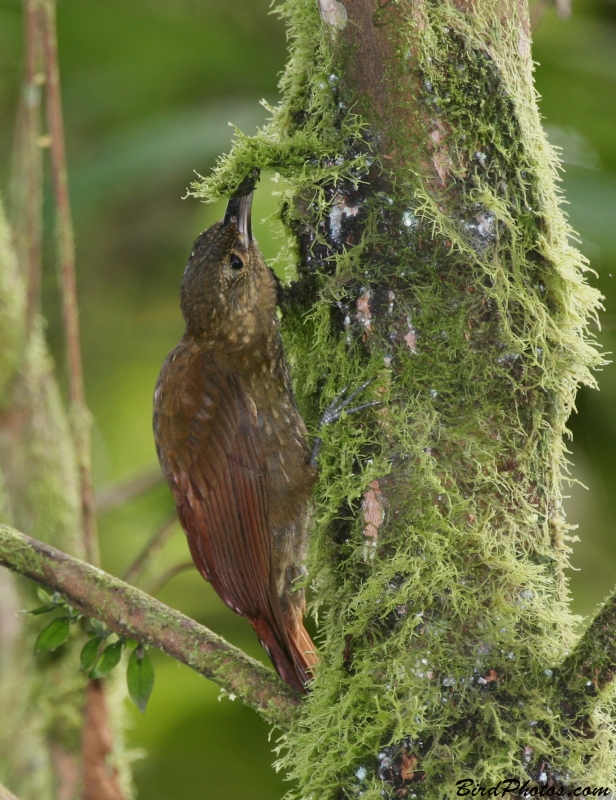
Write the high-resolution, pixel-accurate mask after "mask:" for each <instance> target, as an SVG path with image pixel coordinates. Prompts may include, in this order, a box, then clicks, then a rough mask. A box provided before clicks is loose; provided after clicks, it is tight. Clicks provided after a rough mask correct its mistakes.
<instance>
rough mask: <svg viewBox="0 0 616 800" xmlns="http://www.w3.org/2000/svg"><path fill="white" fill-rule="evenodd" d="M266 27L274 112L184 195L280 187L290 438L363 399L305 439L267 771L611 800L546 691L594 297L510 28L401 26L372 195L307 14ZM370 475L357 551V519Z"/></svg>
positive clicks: (352, 120)
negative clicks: (289, 659)
mask: <svg viewBox="0 0 616 800" xmlns="http://www.w3.org/2000/svg"><path fill="white" fill-rule="evenodd" d="M394 5H395V4H394ZM397 6H398V8H400V7H402V8H403V7H404V6H403V4H400V3H399V4H397ZM283 13H284V15H285V16H286V18H287V20H288V23H289V30H290V37H291V55H290V61H289V65H288V68H287V72H286V74H285V76H284V78H283V81H282V90H283V100H282V103H281V105H280V107H279V108H277V109H276V110H274V111H273V116H272V121H271V123H270V125H269V126H268V127H266V128H265V129H264V130H262V131H260V132H259V133H258V134H257V136H256V137H254V138H252V139H250V138H247V137H243V136H240V137H239V138H238V139H237V141H236V144H235V146H234V148H233V150H232V151H231V153H230V154H229V156H228V157H226V158H225V159H224V160H223V161H222V162H221V163H220V164H219V166H218V168H217V170H216V171H215V173H214V175H213V177H212V178H211V179H209V180H208V181H206V182H205V183H204V184H200V187H199V188H198V192H199V193H200V195H201V196H203V197H206V198H207V199H212V198H214V197H216V196H217V195H218V194H219V193H225V192H228V191H230V190H232V189H233V188H234V187H235V186H236V185H237V184H238V183H239V182H240V180H241V179H242V178H243V177H244V175H245V174H246V173H247V172H248V170H249V169H250V168H252V167H253V166H261V167H265V166H268V167H273V168H275V169H277V170H278V171H280V172H281V173H282V174H284V175H285V177H286V178H287V180H288V181H289V182H290V184H291V186H292V190H291V192H290V193H289V196H288V197H287V198H286V199H285V201H284V203H283V208H282V217H283V220H284V221H285V223H286V224H287V226H288V228H289V230H290V232H291V234H293V237H294V241H293V244H294V246H295V250H292V249H289V253H291V252H294V253H295V257H296V258H297V259H298V275H299V284H298V286H296V287H291V289H290V291H289V297H288V301H287V304H286V305H285V325H284V327H285V331H284V332H285V339H286V346H287V351H288V353H289V356H290V358H291V361H292V363H293V374H294V379H295V382H296V385H297V390H298V395H299V397H300V403H301V405H302V411H303V413H304V415H305V417H306V419H307V420H308V422H309V423H310V424H312V425H314V424H315V422H316V419H317V418H318V410H319V409H320V408H323V406H325V405H326V404H327V403H329V402H330V401H331V400H332V398H333V397H334V396H335V395H336V393H337V392H338V391H340V389H342V388H343V387H344V386H346V385H351V386H355V385H358V384H359V383H361V382H362V381H363V380H364V379H366V378H368V377H370V378H374V383H373V384H372V386H371V387H370V389H369V390H368V393H367V394H368V395H370V396H372V397H380V398H383V399H384V401H385V405H384V407H383V409H381V410H380V411H373V412H369V413H367V414H365V415H362V416H351V417H345V418H343V420H341V421H340V423H338V424H337V425H335V426H332V427H331V428H329V429H327V431H326V433H325V444H324V447H323V452H322V457H321V463H320V475H319V483H318V486H317V489H316V491H315V511H314V521H313V536H312V546H311V553H310V564H309V566H310V573H311V576H312V580H313V582H314V587H315V595H316V601H315V604H314V610H315V613H317V612H318V613H319V617H320V620H321V626H320V635H321V652H322V661H321V664H320V666H319V669H318V671H317V676H316V679H315V682H314V687H313V690H312V693H311V695H310V697H309V699H308V702H307V703H306V707H305V709H304V714H303V717H302V719H301V720H300V722H299V723H298V724H297V726H296V727H295V729H294V730H293V731H292V733H291V734H288V735H287V736H286V737H285V738H284V740H283V742H282V748H283V750H282V752H283V753H284V755H283V757H282V760H281V762H280V764H281V767H282V768H283V769H285V770H287V771H288V772H289V773H290V774H291V776H292V777H294V778H295V779H296V780H297V781H298V784H299V786H300V788H299V790H298V792H297V795H296V796H297V797H302V798H306V799H307V798H316V797H319V798H328V797H332V798H333V797H337V798H338V797H355V796H358V797H359V796H361V797H363V798H364V799H365V800H367V798H370V800H372V798H374V800H376V798H381V797H382V796H383V792H385V796H390V795H391V796H397V797H403V796H408V797H413V796H419V795H421V796H425V797H430V798H432V797H434V798H437V797H439V798H440V797H442V796H448V795H452V794H454V793H455V782H456V781H457V780H460V779H462V778H473V779H474V780H477V781H482V782H484V783H485V784H486V785H490V784H495V783H498V781H499V780H502V779H504V778H507V777H514V778H515V777H518V778H520V779H521V780H525V779H526V778H527V777H531V778H533V779H537V776H538V775H539V774H540V772H541V771H547V773H548V774H549V775H550V777H552V778H554V779H555V780H558V781H564V780H567V779H568V778H567V776H571V779H575V781H576V782H577V783H584V784H590V785H597V784H598V785H610V782H611V781H612V778H613V775H614V752H613V748H614V742H613V736H614V733H613V729H612V726H611V723H610V722H609V717H608V715H607V712H606V711H605V709H603V710H596V711H595V712H594V716H593V717H592V718H591V719H590V720H588V719H585V720H582V719H579V720H577V721H572V720H570V719H566V718H564V717H561V714H562V713H563V712H561V711H560V706H559V703H560V700H561V699H562V698H561V696H560V694H559V692H560V690H559V689H558V687H557V685H556V682H555V681H553V680H552V671H553V669H554V667H555V666H556V665H558V664H559V663H560V661H561V660H562V658H563V656H564V654H565V653H566V652H567V651H568V650H569V649H570V648H571V647H572V645H573V642H574V634H573V625H574V622H575V620H574V619H573V617H572V616H571V614H570V612H569V598H568V593H567V587H566V582H565V578H564V572H563V570H564V568H565V566H566V564H567V555H568V547H567V544H566V541H567V525H566V522H565V520H564V516H563V512H562V508H561V474H562V470H563V469H565V468H566V451H565V446H564V443H563V434H564V433H565V432H566V427H565V426H566V420H567V417H568V416H569V413H570V411H571V408H572V404H573V400H574V394H575V391H576V388H577V386H578V384H579V383H580V382H584V383H587V384H589V385H593V384H594V379H593V377H592V374H591V370H592V369H593V368H595V367H597V366H598V365H599V364H600V363H601V357H600V355H599V354H598V352H597V349H596V347H595V345H594V343H593V341H592V339H591V338H590V337H589V334H588V324H589V320H592V319H593V316H594V315H595V314H596V311H597V309H598V307H599V303H600V296H599V295H598V294H597V292H596V291H594V290H593V289H591V288H590V287H589V286H588V285H587V284H586V282H585V279H584V274H583V273H584V270H585V269H586V263H585V261H584V259H583V258H582V256H580V254H579V253H578V252H577V251H576V250H575V249H574V248H572V247H571V246H570V245H569V243H568V236H569V234H570V231H569V228H568V224H567V221H566V219H565V217H564V216H563V213H562V210H561V208H560V198H559V195H558V192H557V189H556V183H555V181H556V168H557V162H556V159H555V156H554V154H553V153H552V151H551V150H550V149H549V146H548V144H547V142H546V139H545V136H544V134H543V131H542V129H541V126H540V122H539V116H538V112H537V108H536V99H535V95H534V89H533V85H532V75H531V62H530V59H529V58H528V57H527V56H526V55H525V54H524V41H523V38H521V37H520V34H519V31H520V25H519V21H518V20H517V19H515V18H514V20H512V21H510V24H509V23H508V24H507V25H506V26H505V27H503V25H502V23H501V21H500V19H499V18H498V16H497V15H500V14H502V13H503V10H502V6H501V4H498V3H496V2H491V1H490V2H488V0H485V2H483V3H481V4H479V6H477V8H476V16H475V17H471V16H469V15H466V16H465V15H463V14H461V13H460V12H459V11H457V10H456V9H454V8H453V7H450V6H448V5H443V4H435V3H427V4H424V5H423V6H421V8H420V10H419V11H417V12H416V13H417V14H422V18H421V19H418V18H417V17H416V18H412V17H411V15H410V13H409V16H408V20H407V21H406V23H405V24H404V25H402V26H401V27H398V28H397V29H396V31H395V34H392V35H394V36H395V42H396V47H397V52H398V53H399V54H401V55H400V56H399V63H398V64H394V65H390V70H389V78H388V79H389V80H390V81H393V82H395V85H396V87H397V88H396V91H398V89H399V87H403V88H404V87H405V86H407V87H408V86H411V87H415V93H414V94H412V95H410V96H408V97H407V100H406V102H407V103H408V106H409V107H412V108H413V110H414V113H415V118H416V119H417V120H419V121H418V122H417V124H416V127H417V130H412V131H409V127H408V124H407V118H406V117H405V116H404V113H403V112H404V107H403V105H401V106H400V108H401V114H400V122H399V124H396V123H395V121H391V120H390V121H389V122H390V135H391V136H392V137H393V140H394V142H395V143H396V145H397V147H398V148H399V150H400V151H401V152H403V153H405V154H406V163H407V165H408V168H405V169H400V170H398V171H397V172H396V174H395V176H391V180H390V183H389V184H387V183H386V184H385V185H384V184H383V182H382V181H381V184H380V185H379V186H378V187H377V186H376V178H377V176H378V169H377V168H378V166H379V161H378V154H377V153H376V152H373V151H376V146H375V145H374V144H371V142H374V141H375V138H374V131H372V130H371V129H370V128H369V126H368V124H367V121H366V120H364V119H362V118H360V117H358V116H357V115H354V114H353V112H352V111H349V105H350V104H351V103H352V98H349V97H344V96H343V94H342V93H341V92H340V90H339V81H338V79H337V77H336V76H337V75H338V74H339V72H340V69H344V64H343V63H342V62H341V61H339V60H338V55H337V46H336V44H335V42H334V40H333V38H332V37H331V35H330V32H329V31H328V30H327V26H326V25H324V24H322V23H321V21H320V18H319V17H318V13H317V10H316V4H315V3H313V2H308V0H291V1H290V2H287V3H285V4H284V6H283ZM383 13H385V12H383ZM520 53H522V55H520ZM400 91H401V90H400ZM434 132H436V133H437V135H436V136H435V137H433V138H432V141H433V142H436V145H435V146H433V147H432V146H431V145H430V146H428V147H426V144H425V141H424V140H422V139H421V138H419V137H420V136H423V137H424V138H425V139H427V138H428V137H429V135H430V134H431V133H434ZM418 154H419V155H418ZM426 156H427V160H426ZM422 158H423V161H422ZM375 159H377V160H376V161H375ZM430 160H431V161H432V165H431V166H430V163H429V162H430ZM439 170H440V171H441V178H442V180H437V179H436V176H437V174H438V171H439ZM388 186H389V188H388ZM392 186H395V189H392V188H391V187H392ZM345 209H346V211H345ZM341 219H344V220H345V221H344V223H343V227H342V229H341V230H342V232H343V234H344V235H342V234H340V231H338V229H337V228H336V225H337V224H338V225H339V224H342V223H340V220H341ZM353 220H355V222H354V221H353ZM347 234H348V236H347ZM345 237H346V238H345ZM366 309H368V311H367V310H366ZM368 314H369V315H368ZM373 481H378V491H379V492H380V493H381V494H380V495H379V497H380V502H381V504H382V506H383V513H384V522H383V524H382V525H381V527H380V528H379V530H378V542H375V541H374V539H373V538H372V537H370V536H366V535H365V534H366V524H367V523H366V519H365V517H364V510H363V508H364V507H363V506H362V503H363V504H364V505H365V503H366V502H369V501H370V497H369V496H367V495H366V491H367V489H368V487H369V485H370V484H371V483H372V482H373ZM374 486H375V484H373V487H374ZM372 501H373V502H374V497H373V498H372ZM606 702H608V701H606ZM576 726H579V727H581V726H585V734H584V736H581V735H580V736H579V737H578V736H576V735H572V734H571V730H572V729H576ZM541 759H546V761H547V766H545V767H541ZM294 796H295V795H294Z"/></svg>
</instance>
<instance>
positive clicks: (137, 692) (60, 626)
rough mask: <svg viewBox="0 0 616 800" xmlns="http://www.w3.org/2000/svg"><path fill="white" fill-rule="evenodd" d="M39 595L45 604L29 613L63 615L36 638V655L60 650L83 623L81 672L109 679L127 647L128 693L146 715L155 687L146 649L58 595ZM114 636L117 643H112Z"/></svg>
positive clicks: (46, 593) (40, 590)
mask: <svg viewBox="0 0 616 800" xmlns="http://www.w3.org/2000/svg"><path fill="white" fill-rule="evenodd" d="M37 596H38V598H39V600H40V601H41V603H42V604H43V605H41V606H39V607H38V608H35V609H33V610H32V611H28V612H27V613H29V614H34V615H37V616H38V615H39V614H48V613H50V612H52V611H60V612H61V613H60V615H59V616H56V617H55V618H54V619H53V620H52V621H51V622H50V623H49V625H47V626H46V627H45V628H43V630H42V631H41V632H40V633H39V635H38V636H37V639H36V642H35V644H34V653H35V655H36V654H39V653H49V652H52V651H53V650H57V649H58V648H59V647H61V646H62V645H63V644H65V643H66V641H67V640H68V637H69V635H70V630H71V625H73V624H75V623H76V622H79V621H80V620H83V621H84V625H85V631H86V634H87V636H88V637H89V640H88V641H87V642H86V644H85V645H84V646H83V648H82V650H81V656H80V662H81V664H80V669H79V671H80V672H84V673H87V675H88V678H90V679H91V680H95V679H100V678H106V677H107V676H108V675H109V674H110V673H111V672H112V670H114V669H115V668H116V667H117V666H118V664H119V663H120V660H121V658H122V653H123V652H124V648H129V649H131V650H132V653H131V655H130V658H129V660H128V667H127V670H126V682H127V685H128V693H129V695H130V697H131V699H132V701H133V702H134V703H135V705H136V706H137V708H138V709H139V711H141V713H142V714H143V713H145V710H146V707H147V704H148V700H149V699H150V695H151V694H152V689H153V688H154V666H153V664H152V661H151V659H150V657H149V655H148V654H147V652H146V649H145V647H144V646H143V645H141V644H140V643H139V642H136V641H134V640H133V639H128V638H127V637H125V636H117V634H115V633H114V632H113V631H111V630H109V628H108V627H107V626H106V625H105V624H104V623H103V622H100V620H97V619H90V618H88V617H84V616H83V614H80V613H79V612H78V611H77V610H76V609H74V608H73V607H72V606H71V605H70V604H69V603H68V602H67V600H66V598H64V597H63V596H62V595H61V594H60V593H59V592H54V593H53V594H50V593H49V592H47V591H45V589H43V588H38V589H37ZM112 636H113V637H114V638H115V641H112V642H111V643H109V642H108V640H109V638H110V637H112Z"/></svg>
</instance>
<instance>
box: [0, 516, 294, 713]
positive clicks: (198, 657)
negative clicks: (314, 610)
mask: <svg viewBox="0 0 616 800" xmlns="http://www.w3.org/2000/svg"><path fill="white" fill-rule="evenodd" d="M0 564H2V565H3V566H5V567H8V568H9V569H11V570H14V571H15V572H18V573H20V574H21V575H25V576H26V577H28V578H32V579H33V580H35V581H38V582H39V583H42V584H43V585H44V586H47V587H49V588H50V589H53V590H55V591H58V592H60V593H61V594H63V595H64V596H65V597H67V598H68V600H69V602H70V603H71V605H73V606H75V608H77V609H78V610H79V611H80V612H81V613H83V614H84V615H86V616H88V617H95V618H96V619H99V620H101V621H102V622H104V623H105V624H106V625H107V626H108V627H109V628H110V629H111V630H112V631H114V632H115V633H118V634H120V635H122V636H129V637H131V638H133V639H136V640H138V641H140V642H142V643H144V644H147V645H150V646H152V647H155V648H157V649H158V650H162V652H163V653H167V655H170V656H171V657H172V658H175V659H176V660H177V661H180V662H181V663H182V664H186V665H187V666H189V667H191V668H192V669H194V670H195V671H196V672H199V673H200V674H201V675H204V676H205V677H206V678H209V679H210V680H212V681H214V683H216V684H218V686H220V687H221V688H222V689H224V690H225V691H227V692H228V693H229V694H232V695H235V696H236V697H238V698H239V699H240V700H242V701H243V702H244V703H246V705H248V706H250V707H251V708H254V709H255V710H256V711H258V712H259V713H260V714H261V715H262V716H263V717H265V719H266V720H267V721H268V722H271V723H273V724H275V725H277V726H279V727H280V728H288V727H289V722H290V721H291V719H292V718H293V716H294V714H295V712H296V711H297V708H298V706H299V703H300V697H299V695H298V694H297V693H296V692H294V691H293V690H292V689H291V688H290V687H288V686H286V685H285V684H284V683H283V682H282V681H281V680H280V679H279V678H278V676H277V675H275V674H274V673H273V672H272V670H270V669H268V668H267V667H265V666H264V665H263V664H260V663H259V662H258V661H255V660H254V659H252V658H250V657H249V656H247V655H245V654H244V653H242V651H241V650H238V649H237V648H236V647H233V645H231V644H229V643H228V642H226V641H225V640H224V639H222V638H221V637H220V636H217V635H216V634H215V633H213V632H212V631H209V630H208V629H207V628H205V627H203V626H202V625H199V624H198V623H197V622H195V621H194V620H192V619H190V618H189V617H186V616H184V615H183V614H180V612H179V611H175V610H173V609H172V608H169V607H168V606H166V605H164V604H163V603H161V602H159V601H158V600H155V599H154V598H152V597H150V596H149V595H147V594H145V592H142V591H141V590H140V589H136V588H135V587H133V586H129V585H128V584H126V583H124V582H123V581H121V580H119V579H118V578H114V577H113V576H112V575H108V574H107V573H105V572H103V571H102V570H100V569H97V568H96V567H92V566H90V565H89V564H86V563H85V562H83V561H79V560H78V559H76V558H72V557H71V556H68V555H67V554H66V553H62V552H61V551H59V550H56V549H54V548H53V547H49V546H48V545H46V544H43V543H42V542H38V541H36V539H31V538H30V537H29V536H25V535H24V534H23V533H20V532H19V531H16V530H14V529H13V528H9V527H7V526H6V525H0Z"/></svg>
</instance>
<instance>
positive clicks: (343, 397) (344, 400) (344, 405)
mask: <svg viewBox="0 0 616 800" xmlns="http://www.w3.org/2000/svg"><path fill="white" fill-rule="evenodd" d="M372 380H373V379H371V380H369V381H366V382H365V383H362V385H361V386H360V387H359V388H358V389H355V391H354V392H351V394H349V395H347V391H348V388H349V387H348V386H346V387H345V388H344V389H343V390H342V391H341V392H340V394H339V395H338V396H337V397H336V398H335V399H334V401H333V402H332V403H330V405H329V406H327V408H326V409H325V411H324V412H323V414H322V416H321V419H320V420H319V425H318V427H317V431H321V430H322V429H323V427H324V426H325V425H331V423H332V422H336V421H337V420H339V419H340V417H341V416H342V414H343V413H344V414H355V413H356V412H357V411H363V410H364V409H366V408H373V407H374V406H380V405H382V401H381V400H373V401H371V402H369V403H362V404H361V405H359V406H355V407H354V408H349V406H350V405H351V403H352V402H353V400H355V398H356V397H358V396H359V395H360V394H361V393H362V392H363V391H364V389H366V388H367V387H368V386H370V384H371V383H372ZM322 444H323V438H322V437H321V436H319V435H317V436H316V438H315V440H314V444H313V445H312V453H311V454H310V462H309V463H310V466H311V467H316V465H317V460H318V458H319V452H320V451H321V445H322Z"/></svg>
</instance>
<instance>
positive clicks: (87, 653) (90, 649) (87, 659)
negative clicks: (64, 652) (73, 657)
mask: <svg viewBox="0 0 616 800" xmlns="http://www.w3.org/2000/svg"><path fill="white" fill-rule="evenodd" d="M100 646H101V640H100V639H99V638H98V637H96V638H94V639H90V641H89V642H86V644H84V646H83V648H82V650H81V667H80V668H79V672H89V671H90V670H91V669H92V667H93V666H94V664H96V659H97V657H98V649H99V647H100Z"/></svg>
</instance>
